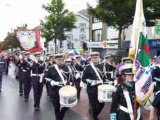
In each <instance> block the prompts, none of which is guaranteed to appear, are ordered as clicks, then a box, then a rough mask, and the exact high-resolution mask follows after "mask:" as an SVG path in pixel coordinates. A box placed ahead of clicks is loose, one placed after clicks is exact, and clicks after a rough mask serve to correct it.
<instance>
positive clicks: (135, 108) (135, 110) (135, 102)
mask: <svg viewBox="0 0 160 120" xmlns="http://www.w3.org/2000/svg"><path fill="white" fill-rule="evenodd" d="M133 115H134V120H136V119H137V101H136V94H135V97H134V114H133Z"/></svg>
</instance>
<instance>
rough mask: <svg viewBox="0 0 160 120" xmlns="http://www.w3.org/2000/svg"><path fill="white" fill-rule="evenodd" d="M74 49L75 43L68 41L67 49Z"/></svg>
mask: <svg viewBox="0 0 160 120" xmlns="http://www.w3.org/2000/svg"><path fill="white" fill-rule="evenodd" d="M73 48H74V43H72V42H71V41H67V49H73Z"/></svg>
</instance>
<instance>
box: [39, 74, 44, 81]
mask: <svg viewBox="0 0 160 120" xmlns="http://www.w3.org/2000/svg"><path fill="white" fill-rule="evenodd" d="M39 82H40V83H42V82H43V74H42V75H40V79H39Z"/></svg>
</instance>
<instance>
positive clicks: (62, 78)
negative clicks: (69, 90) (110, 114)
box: [54, 65, 65, 85]
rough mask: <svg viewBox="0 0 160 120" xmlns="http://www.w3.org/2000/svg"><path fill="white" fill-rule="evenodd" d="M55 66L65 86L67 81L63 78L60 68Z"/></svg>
mask: <svg viewBox="0 0 160 120" xmlns="http://www.w3.org/2000/svg"><path fill="white" fill-rule="evenodd" d="M54 66H55V69H56V70H57V72H58V74H59V76H60V78H61V80H62V82H63V84H64V85H65V80H64V77H63V75H62V73H61V71H60V70H59V68H58V66H57V65H54Z"/></svg>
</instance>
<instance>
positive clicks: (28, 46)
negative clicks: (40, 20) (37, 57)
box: [15, 30, 42, 53]
mask: <svg viewBox="0 0 160 120" xmlns="http://www.w3.org/2000/svg"><path fill="white" fill-rule="evenodd" d="M15 32H16V36H17V38H18V40H19V42H20V44H21V46H22V48H23V49H24V50H25V51H28V52H30V53H35V52H40V51H42V47H41V43H40V31H35V30H16V31H15Z"/></svg>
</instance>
